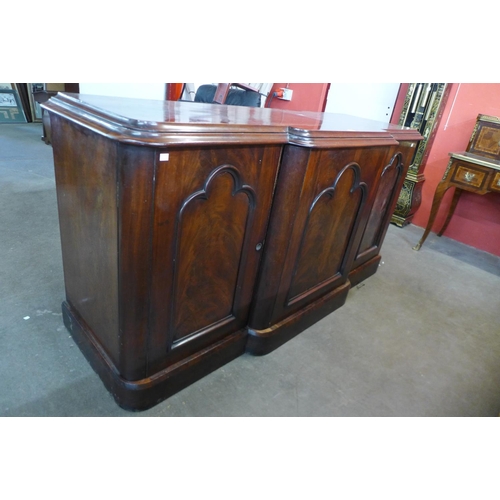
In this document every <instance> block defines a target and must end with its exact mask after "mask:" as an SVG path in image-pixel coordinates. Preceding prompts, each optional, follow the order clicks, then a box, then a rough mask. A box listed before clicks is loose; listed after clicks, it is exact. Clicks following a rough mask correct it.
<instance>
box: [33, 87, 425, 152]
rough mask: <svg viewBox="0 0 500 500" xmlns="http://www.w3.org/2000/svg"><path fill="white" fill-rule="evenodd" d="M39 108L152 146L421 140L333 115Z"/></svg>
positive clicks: (69, 97)
mask: <svg viewBox="0 0 500 500" xmlns="http://www.w3.org/2000/svg"><path fill="white" fill-rule="evenodd" d="M42 106H43V107H44V108H45V109H46V110H48V111H50V112H52V113H55V114H57V115H60V116H64V117H66V118H67V119H69V120H71V121H73V122H75V123H79V124H80V125H83V126H86V127H87V128H91V129H93V130H94V131H95V132H97V133H100V134H102V135H106V136H108V137H112V138H115V139H118V140H120V141H122V142H130V143H140V144H145V145H156V146H161V145H182V144H199V143H210V144H214V143H218V142H220V143H224V144H227V143H228V142H235V143H255V142H263V143H270V144H272V143H275V144H276V143H281V144H284V143H289V144H296V145H303V146H308V147H322V146H325V147H328V146H334V145H337V144H336V143H338V142H340V143H342V144H339V145H344V146H348V145H353V146H360V145H362V144H361V143H360V141H361V142H363V143H364V142H366V143H367V144H366V145H369V144H374V145H375V143H376V144H377V145H383V144H384V145H389V144H396V141H397V140H399V141H401V140H419V139H421V137H420V135H419V134H418V132H417V131H416V130H413V129H410V128H407V127H401V126H399V125H392V124H389V123H382V122H377V121H373V120H368V119H363V118H358V117H354V116H349V115H342V114H333V113H319V112H309V111H288V110H280V109H271V108H252V107H244V106H230V105H223V104H222V105H221V104H207V103H197V102H184V101H167V100H164V101H162V100H150V99H133V98H122V97H109V96H99V95H81V94H70V93H59V94H57V95H56V96H54V97H52V98H51V99H50V100H49V101H47V102H45V103H44V104H43V105H42ZM351 143H352V144H351Z"/></svg>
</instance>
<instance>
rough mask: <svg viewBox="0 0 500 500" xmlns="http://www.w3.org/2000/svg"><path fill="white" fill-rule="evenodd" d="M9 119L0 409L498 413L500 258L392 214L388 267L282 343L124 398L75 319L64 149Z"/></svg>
mask: <svg viewBox="0 0 500 500" xmlns="http://www.w3.org/2000/svg"><path fill="white" fill-rule="evenodd" d="M40 136H41V125H40V124H18V125H11V124H1V125H0V256H1V260H0V298H1V300H0V377H1V380H2V385H1V392H0V416H114V417H183V416H206V417H209V416H228V417H229V416H249V417H257V416H283V417H285V416H299V417H302V416H304V417H305V416H330V417H336V416H348V417H365V416H367V417H383V416H393V417H397V416H414V417H423V416H428V417H431V416H432V417H437V416H449V417H454V416H498V415H499V411H500V320H499V311H500V293H499V292H500V259H499V258H498V257H495V256H492V255H489V254H486V253H484V252H480V251H477V250H475V249H473V248H470V247H467V246H465V245H462V244H459V243H457V242H454V241H452V240H450V239H448V238H446V237H442V238H438V237H437V236H436V235H435V234H431V235H430V236H429V238H428V240H427V242H426V244H425V245H424V246H423V248H422V249H421V250H420V251H419V252H416V251H414V250H412V246H413V245H414V244H415V243H416V242H417V241H418V240H419V238H420V236H421V234H422V232H423V230H422V229H421V228H418V227H415V226H412V225H410V226H407V227H406V228H403V229H401V228H397V227H395V226H390V228H389V230H388V234H387V237H386V241H385V243H384V246H383V251H382V262H383V264H381V265H380V268H379V270H378V272H377V274H376V275H374V276H373V277H371V278H370V279H368V280H367V281H365V282H364V283H362V284H361V285H360V286H358V287H356V288H354V289H353V290H351V292H350V294H349V296H348V299H347V302H346V304H345V305H344V306H343V307H342V308H340V309H339V310H337V311H335V312H334V313H333V314H331V315H330V316H328V317H326V318H324V319H323V320H321V321H320V322H318V323H317V324H316V325H314V326H312V327H311V328H309V329H308V330H306V331H305V332H303V333H302V334H301V335H299V336H298V337H296V338H294V339H293V340H291V341H290V342H288V343H287V344H285V345H283V346H282V347H280V348H279V349H278V350H276V351H274V352H273V353H271V354H269V355H267V356H263V357H254V356H251V355H246V354H245V355H243V356H241V357H239V358H238V359H236V360H234V361H232V362H231V363H229V364H227V365H225V366H224V367H223V368H221V369H219V370H217V371H216V372H214V373H212V374H210V375H208V376H207V377H205V378H203V379H202V380H200V381H199V382H197V383H195V384H193V385H192V386H190V387H188V388H187V389H185V390H183V391H182V392H180V393H178V394H176V395H174V396H173V397H171V398H169V399H168V400H166V401H164V402H163V403H161V404H159V405H157V406H155V407H154V408H152V409H150V410H147V411H145V412H140V413H131V412H127V411H125V410H122V409H121V408H120V407H118V406H117V405H116V403H115V402H114V400H113V398H112V397H111V395H110V394H109V393H108V392H107V391H106V389H105V388H104V386H103V385H102V383H101V382H100V379H99V378H98V377H97V375H96V374H95V373H94V372H93V371H92V369H91V368H90V366H89V364H88V363H87V361H86V360H85V358H84V357H83V355H82V354H81V353H80V351H79V350H78V348H77V347H76V346H75V344H74V342H73V341H72V339H71V338H70V336H69V333H68V332H67V331H66V330H65V328H64V326H63V324H62V318H61V312H60V305H61V302H62V300H63V299H64V283H63V275H62V263H61V249H60V239H59V228H58V220H57V205H56V193H55V182H54V174H53V164H52V148H51V147H50V146H47V145H45V144H44V143H43V142H42V141H41V140H40Z"/></svg>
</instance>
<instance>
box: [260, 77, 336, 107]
mask: <svg viewBox="0 0 500 500" xmlns="http://www.w3.org/2000/svg"><path fill="white" fill-rule="evenodd" d="M287 85H288V88H289V89H290V90H293V94H292V100H291V101H283V100H282V99H278V98H277V97H274V98H273V99H272V101H271V97H268V99H267V103H268V107H270V108H277V109H288V110H290V111H323V110H324V109H325V105H326V95H327V93H328V88H329V86H330V85H329V84H328V83H275V84H273V88H272V89H271V92H270V93H269V96H272V94H273V92H274V91H275V90H278V89H280V88H285V87H286V86H287ZM270 101H271V105H270V106H269V102H270Z"/></svg>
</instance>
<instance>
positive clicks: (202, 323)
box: [171, 165, 255, 342]
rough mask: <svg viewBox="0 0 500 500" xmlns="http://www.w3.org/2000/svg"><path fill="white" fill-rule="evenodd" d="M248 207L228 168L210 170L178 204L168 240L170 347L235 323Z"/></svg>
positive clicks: (248, 195)
mask: <svg viewBox="0 0 500 500" xmlns="http://www.w3.org/2000/svg"><path fill="white" fill-rule="evenodd" d="M254 207H255V193H254V191H253V189H252V188H250V187H249V186H243V184H242V180H241V174H240V172H239V171H238V170H237V169H236V168H235V167H234V166H232V165H223V166H220V167H218V168H216V169H215V170H214V171H213V172H211V174H210V176H209V178H208V179H207V180H206V182H205V186H204V187H203V189H202V190H200V191H197V192H195V193H193V194H192V195H191V196H189V197H188V198H187V199H186V200H185V202H184V203H183V205H182V207H181V210H180V212H179V215H178V225H177V230H176V234H175V237H174V238H175V241H176V242H177V248H176V252H175V255H174V262H175V264H174V266H175V268H174V292H173V300H172V315H171V317H172V325H171V328H172V335H173V340H174V342H177V341H179V340H180V339H182V338H184V337H186V336H188V335H189V334H191V333H193V332H196V331H199V330H201V329H202V328H206V327H207V326H210V325H213V324H214V323H217V322H221V321H224V320H228V319H230V318H235V312H234V310H233V306H234V303H235V301H236V300H237V297H236V292H237V284H238V270H239V267H240V260H241V256H242V253H243V247H244V240H245V236H247V235H248V232H249V229H251V224H252V218H253V217H252V216H253V213H254Z"/></svg>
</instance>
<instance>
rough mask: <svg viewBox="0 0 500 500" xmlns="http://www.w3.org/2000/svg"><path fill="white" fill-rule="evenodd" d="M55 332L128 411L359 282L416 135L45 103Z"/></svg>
mask: <svg viewBox="0 0 500 500" xmlns="http://www.w3.org/2000/svg"><path fill="white" fill-rule="evenodd" d="M43 106H44V108H45V110H46V112H48V113H49V116H50V121H51V131H52V146H53V149H54V165H55V174H56V186H57V199H58V209H59V220H60V229H61V243H62V255H63V266H64V279H65V288H66V297H65V299H64V302H63V306H62V307H63V318H64V322H65V325H66V327H67V328H68V330H69V331H70V332H71V334H72V336H73V337H74V339H75V341H76V343H77V344H78V345H79V347H80V348H81V350H82V352H83V353H84V354H85V356H86V357H87V359H88V361H89V362H90V364H91V365H92V366H93V368H94V369H95V371H96V372H97V373H98V374H99V376H100V377H101V379H102V381H103V383H104V385H105V386H106V387H107V389H108V390H109V391H110V392H111V393H112V395H113V396H114V398H115V399H116V401H117V403H118V404H119V405H120V406H122V407H123V408H126V409H129V410H143V409H146V408H149V407H151V406H153V405H155V404H157V403H158V402H160V401H162V400H164V399H165V398H167V397H169V396H170V395H172V394H174V393H175V392H177V391H179V390H181V389H183V388H184V387H186V386H187V385H189V384H191V383H193V382H195V381H196V380H198V379H199V378H201V377H203V376H204V375H206V374H208V373H210V372H211V371H213V370H215V369H217V368H218V367H220V366H222V365H223V364H224V363H227V362H228V361H230V360H232V359H234V358H236V357H237V356H239V355H241V354H242V353H244V352H245V351H249V352H251V353H253V354H265V353H267V352H269V351H272V350H273V349H276V348H277V347H278V346H280V345H281V344H283V343H284V342H286V341H288V340H290V339H291V338H292V337H293V336H294V335H297V334H298V333H300V332H301V331H303V330H304V329H305V328H307V327H308V326H310V325H311V324H313V323H314V322H315V321H318V320H319V319H320V318H322V317H324V316H325V315H326V314H329V313H331V312H332V311H334V310H335V309H336V308H338V307H340V306H341V305H342V304H343V303H344V301H345V298H346V295H347V293H348V291H349V288H350V287H351V286H352V284H353V283H359V282H360V281H362V280H363V279H366V278H367V277H368V276H370V275H371V274H373V273H374V272H375V271H376V269H377V266H378V261H379V260H380V247H381V245H382V241H383V238H384V235H385V231H386V230H387V226H388V224H389V221H390V215H391V213H392V211H393V210H394V206H395V203H396V200H397V195H398V193H399V190H400V189H401V185H402V182H403V179H404V176H405V174H406V172H407V169H408V158H409V157H410V156H411V155H412V154H413V152H414V150H415V148H416V147H417V145H418V141H419V140H420V138H421V137H420V135H419V134H418V133H417V132H416V131H414V130H411V129H409V128H406V127H400V126H395V125H394V126H393V125H387V124H380V123H376V122H370V121H366V120H359V119H356V118H353V117H348V116H342V115H327V114H322V113H307V112H303V113H296V112H287V111H283V110H274V109H263V108H245V107H239V106H226V105H217V104H202V103H191V102H174V101H149V100H141V99H139V100H135V99H124V98H110V97H102V96H85V95H79V94H65V93H59V94H58V95H57V96H55V97H52V98H51V99H50V100H49V101H47V102H46V103H44V104H43Z"/></svg>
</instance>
